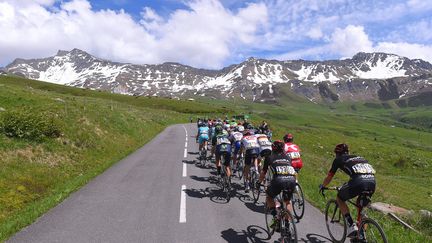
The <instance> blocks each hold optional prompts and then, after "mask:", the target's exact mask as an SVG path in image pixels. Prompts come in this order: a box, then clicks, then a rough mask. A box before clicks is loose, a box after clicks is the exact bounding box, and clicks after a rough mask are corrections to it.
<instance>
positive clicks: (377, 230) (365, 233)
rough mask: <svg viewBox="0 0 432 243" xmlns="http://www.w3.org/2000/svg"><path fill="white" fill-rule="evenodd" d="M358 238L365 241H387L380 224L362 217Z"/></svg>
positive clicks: (374, 242)
mask: <svg viewBox="0 0 432 243" xmlns="http://www.w3.org/2000/svg"><path fill="white" fill-rule="evenodd" d="M359 238H360V239H361V240H363V241H364V242H367V243H387V237H386V235H385V233H384V230H383V229H382V228H381V226H380V225H379V224H378V223H377V222H376V221H375V220H373V219H370V218H364V219H363V220H362V223H361V224H360V228H359Z"/></svg>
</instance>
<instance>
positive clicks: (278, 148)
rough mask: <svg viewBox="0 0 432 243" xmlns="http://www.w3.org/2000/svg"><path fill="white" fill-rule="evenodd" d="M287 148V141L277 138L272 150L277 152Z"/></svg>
mask: <svg viewBox="0 0 432 243" xmlns="http://www.w3.org/2000/svg"><path fill="white" fill-rule="evenodd" d="M284 149H285V143H284V142H283V141H281V140H276V141H274V142H273V143H272V151H274V152H275V153H282V152H284Z"/></svg>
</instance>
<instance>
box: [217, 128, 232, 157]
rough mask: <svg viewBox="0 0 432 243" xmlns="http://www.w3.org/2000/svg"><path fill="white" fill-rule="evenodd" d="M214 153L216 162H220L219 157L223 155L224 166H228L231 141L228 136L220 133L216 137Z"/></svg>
mask: <svg viewBox="0 0 432 243" xmlns="http://www.w3.org/2000/svg"><path fill="white" fill-rule="evenodd" d="M215 138H216V151H215V157H216V160H220V159H221V156H222V155H224V158H225V159H224V161H222V162H223V163H224V165H225V166H229V164H230V161H231V141H230V140H229V139H228V134H227V133H226V131H225V133H221V134H219V135H216V137H215Z"/></svg>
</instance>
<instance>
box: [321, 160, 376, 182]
mask: <svg viewBox="0 0 432 243" xmlns="http://www.w3.org/2000/svg"><path fill="white" fill-rule="evenodd" d="M338 169H341V170H342V171H343V172H345V173H346V174H347V175H349V176H350V177H351V179H352V178H353V177H357V176H358V175H374V174H375V170H374V168H373V167H372V165H370V164H369V162H368V161H367V160H366V159H365V158H363V157H359V156H356V155H348V154H344V155H341V156H337V157H336V158H335V159H334V160H333V164H332V167H331V169H330V172H329V173H332V174H335V173H336V171H337V170H338Z"/></svg>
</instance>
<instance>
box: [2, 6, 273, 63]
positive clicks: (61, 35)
mask: <svg viewBox="0 0 432 243" xmlns="http://www.w3.org/2000/svg"><path fill="white" fill-rule="evenodd" d="M54 2H55V1H54V0H37V1H24V0H19V1H12V0H3V1H2V0H0V30H1V32H2V33H3V36H8V38H0V53H1V54H2V56H1V57H0V58H1V59H0V63H1V64H6V62H9V61H11V60H12V59H13V58H15V57H24V58H34V57H46V56H47V55H52V54H54V53H55V52H56V51H57V50H58V49H66V50H69V49H72V48H75V47H76V48H80V49H83V50H86V51H88V52H90V53H92V54H94V55H95V56H99V57H102V58H107V59H112V60H116V61H127V62H134V63H161V62H164V61H178V62H182V63H185V64H189V65H194V66H199V67H211V68H216V67H221V66H222V65H223V64H224V61H226V59H227V58H228V57H230V55H232V53H231V50H232V49H241V48H242V46H243V45H244V44H248V43H251V42H253V41H255V34H256V32H257V31H258V30H259V28H260V26H261V25H264V24H265V23H266V21H267V8H266V6H265V5H264V4H248V5H247V6H245V7H244V8H241V9H237V11H236V12H233V11H230V10H228V9H226V8H224V6H223V5H222V4H221V3H220V2H219V1H218V0H193V1H188V2H186V4H187V6H188V7H189V8H188V9H186V10H185V9H182V10H176V11H174V12H173V13H172V14H171V15H169V16H168V17H167V18H166V19H163V18H162V17H160V16H159V15H158V14H157V13H156V12H155V11H154V10H153V9H150V8H144V10H143V13H142V17H143V18H142V19H141V20H140V21H135V20H133V19H132V17H131V16H130V15H129V14H127V13H125V12H124V11H112V10H100V11H95V10H93V9H92V8H91V5H90V3H89V2H88V1H87V0H72V1H68V2H64V3H61V5H60V8H59V9H56V10H53V9H50V7H52V4H53V3H54Z"/></svg>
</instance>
